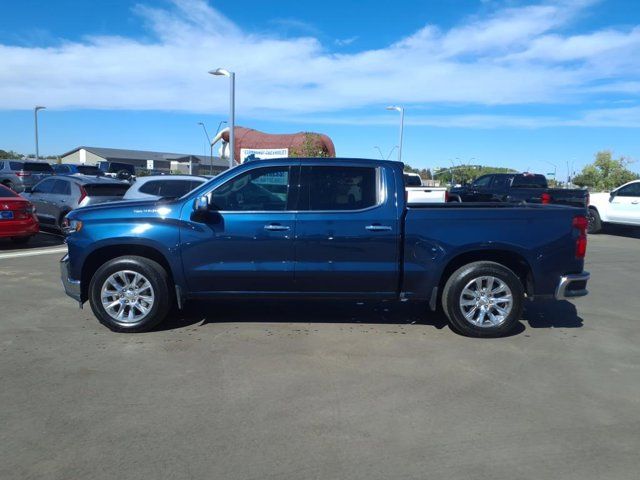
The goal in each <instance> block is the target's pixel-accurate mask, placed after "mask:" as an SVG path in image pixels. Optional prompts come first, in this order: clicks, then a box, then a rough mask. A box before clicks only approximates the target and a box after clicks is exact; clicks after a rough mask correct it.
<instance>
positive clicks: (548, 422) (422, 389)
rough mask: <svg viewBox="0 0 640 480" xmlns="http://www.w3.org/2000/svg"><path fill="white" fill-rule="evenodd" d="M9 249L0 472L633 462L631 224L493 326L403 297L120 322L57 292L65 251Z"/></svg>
mask: <svg viewBox="0 0 640 480" xmlns="http://www.w3.org/2000/svg"><path fill="white" fill-rule="evenodd" d="M49 237H50V238H49ZM60 246H61V242H60V240H59V239H58V238H57V237H52V236H46V235H42V236H41V237H40V238H39V239H38V240H37V241H36V242H35V243H34V244H33V245H30V246H29V248H27V249H21V250H20V251H21V252H23V253H24V252H28V251H33V249H34V248H35V250H40V249H41V248H49V249H51V248H54V249H58V250H60V249H61V248H60ZM14 252H15V251H14V247H13V246H11V245H10V244H9V243H2V245H0V318H1V320H0V378H1V379H2V380H1V381H2V384H1V385H2V387H1V388H0V425H1V427H0V478H3V479H5V478H6V479H14V478H15V479H27V478H28V479H70V478H78V479H80V478H81V479H83V480H88V479H103V478H104V479H106V478H123V479H124V478H126V479H138V478H139V479H143V478H144V479H160V478H163V479H164V478H180V479H181V478H212V479H267V478H273V479H367V480H371V479H394V480H397V479H427V478H428V479H445V478H446V479H474V480H479V479H489V478H491V479H509V480H513V479H536V480H540V479H581V480H583V479H602V478H607V479H637V478H638V471H639V470H640V456H639V455H638V452H639V451H640V335H639V332H640V235H639V234H638V232H627V231H618V232H613V233H611V232H610V233H609V234H605V235H598V236H592V237H590V239H589V249H588V260H587V270H589V271H591V272H592V280H591V282H590V291H591V293H590V295H589V296H588V297H586V298H583V299H580V300H578V301H576V302H574V303H570V302H560V303H555V302H545V303H532V304H530V305H528V307H527V310H526V312H525V315H524V319H523V321H522V327H521V329H520V330H519V331H518V332H517V333H516V334H514V335H512V336H510V337H508V338H502V339H490V340H481V339H470V338H464V337H461V336H458V335H456V334H454V333H453V332H451V331H450V330H449V328H448V327H447V326H446V324H445V322H444V320H443V319H442V318H441V317H438V316H436V317H432V316H427V315H425V314H424V313H423V312H422V311H421V310H420V309H418V308H416V307H412V306H407V305H385V304H381V305H357V304H326V303H306V304H305V303H295V304H293V303H265V302H250V303H247V302H244V303H226V304H207V303H193V304H191V305H190V306H189V309H188V311H187V312H186V314H184V315H181V316H178V317H176V318H173V319H172V320H171V321H170V322H169V324H168V325H165V326H164V327H163V328H162V329H160V330H157V331H154V332H150V333H145V334H136V335H126V334H114V333H111V332H110V331H108V330H106V329H105V328H104V327H102V326H101V325H100V324H99V323H98V322H97V321H96V320H95V319H94V318H93V315H92V314H91V311H90V309H89V308H88V306H87V307H85V309H84V310H79V309H78V308H77V306H76V304H74V302H73V301H72V300H71V299H69V298H67V297H66V296H65V295H64V294H63V292H62V289H61V286H60V283H59V278H58V276H59V273H58V260H59V258H60V257H61V256H62V253H54V254H41V255H37V256H21V257H15V256H12V255H13V253H14Z"/></svg>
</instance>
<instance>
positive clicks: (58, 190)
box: [51, 180, 71, 195]
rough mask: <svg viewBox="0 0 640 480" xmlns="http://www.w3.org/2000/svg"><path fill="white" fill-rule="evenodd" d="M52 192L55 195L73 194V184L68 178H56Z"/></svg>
mask: <svg viewBox="0 0 640 480" xmlns="http://www.w3.org/2000/svg"><path fill="white" fill-rule="evenodd" d="M51 193H53V194H54V195H71V185H70V184H69V182H68V181H67V180H56V181H55V183H54V184H53V189H52V190H51Z"/></svg>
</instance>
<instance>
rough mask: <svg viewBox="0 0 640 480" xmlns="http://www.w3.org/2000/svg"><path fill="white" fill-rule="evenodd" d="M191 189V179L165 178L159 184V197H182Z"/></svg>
mask: <svg viewBox="0 0 640 480" xmlns="http://www.w3.org/2000/svg"><path fill="white" fill-rule="evenodd" d="M190 191H191V180H165V181H163V182H162V185H161V186H160V196H161V197H172V198H179V197H182V196H183V195H184V194H186V193H187V192H190Z"/></svg>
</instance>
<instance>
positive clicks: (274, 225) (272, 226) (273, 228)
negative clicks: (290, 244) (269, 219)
mask: <svg viewBox="0 0 640 480" xmlns="http://www.w3.org/2000/svg"><path fill="white" fill-rule="evenodd" d="M264 229H265V230H269V231H270V232H284V231H287V230H290V227H287V226H286V225H280V224H277V223H270V224H268V225H265V226H264Z"/></svg>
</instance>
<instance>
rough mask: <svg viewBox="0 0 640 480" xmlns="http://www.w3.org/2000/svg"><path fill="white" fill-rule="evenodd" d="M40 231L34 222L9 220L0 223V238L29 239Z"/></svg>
mask: <svg viewBox="0 0 640 480" xmlns="http://www.w3.org/2000/svg"><path fill="white" fill-rule="evenodd" d="M39 231H40V226H39V225H38V222H36V221H35V220H11V221H6V220H5V221H3V222H2V223H0V238H5V237H30V236H32V235H35V234H36V233H38V232H39Z"/></svg>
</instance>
